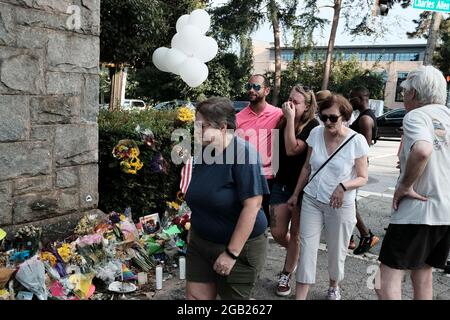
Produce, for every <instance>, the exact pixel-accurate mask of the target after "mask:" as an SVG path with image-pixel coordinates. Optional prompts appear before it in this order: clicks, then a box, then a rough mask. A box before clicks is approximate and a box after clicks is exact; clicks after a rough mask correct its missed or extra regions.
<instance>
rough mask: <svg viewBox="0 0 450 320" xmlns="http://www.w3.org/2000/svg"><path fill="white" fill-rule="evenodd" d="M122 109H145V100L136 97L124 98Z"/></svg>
mask: <svg viewBox="0 0 450 320" xmlns="http://www.w3.org/2000/svg"><path fill="white" fill-rule="evenodd" d="M122 110H127V111H142V110H146V105H145V102H144V101H142V100H138V99H125V100H123V104H122Z"/></svg>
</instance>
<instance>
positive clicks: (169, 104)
mask: <svg viewBox="0 0 450 320" xmlns="http://www.w3.org/2000/svg"><path fill="white" fill-rule="evenodd" d="M249 103H250V102H249V101H233V107H234V110H235V111H236V113H237V112H239V111H241V110H242V109H244V108H245V107H246V106H248V104H249ZM196 104H197V102H191V101H186V100H172V101H165V102H161V103H158V104H157V105H155V107H154V109H156V110H173V109H176V108H178V107H181V106H183V105H188V106H192V107H194V108H195V106H196Z"/></svg>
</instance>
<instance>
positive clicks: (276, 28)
mask: <svg viewBox="0 0 450 320" xmlns="http://www.w3.org/2000/svg"><path fill="white" fill-rule="evenodd" d="M269 8H270V16H271V19H272V28H273V39H274V42H275V78H274V86H273V96H272V104H273V105H274V106H277V105H278V100H279V98H280V89H281V40H280V35H281V30H280V29H281V28H280V19H279V18H278V10H277V7H276V3H275V0H270V5H269Z"/></svg>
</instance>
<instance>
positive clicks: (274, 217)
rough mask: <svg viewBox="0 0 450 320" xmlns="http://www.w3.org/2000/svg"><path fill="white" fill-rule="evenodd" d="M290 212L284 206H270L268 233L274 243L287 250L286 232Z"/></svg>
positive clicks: (287, 233)
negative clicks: (269, 232)
mask: <svg viewBox="0 0 450 320" xmlns="http://www.w3.org/2000/svg"><path fill="white" fill-rule="evenodd" d="M290 220H291V211H290V210H289V207H288V206H287V205H286V204H278V205H274V206H270V231H271V232H272V236H273V238H274V239H275V241H276V242H277V243H278V244H280V245H282V246H283V247H285V248H287V247H288V245H289V240H290V237H291V235H290V233H289V232H288V226H289V221H290Z"/></svg>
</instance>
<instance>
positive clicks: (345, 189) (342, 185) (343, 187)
mask: <svg viewBox="0 0 450 320" xmlns="http://www.w3.org/2000/svg"><path fill="white" fill-rule="evenodd" d="M339 185H340V186H341V187H342V189H344V192H345V191H347V188H346V187H345V186H344V184H343V183H342V182H340V183H339Z"/></svg>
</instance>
